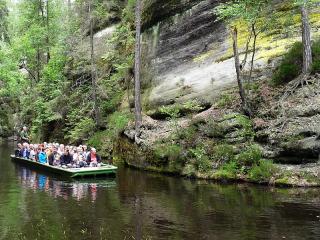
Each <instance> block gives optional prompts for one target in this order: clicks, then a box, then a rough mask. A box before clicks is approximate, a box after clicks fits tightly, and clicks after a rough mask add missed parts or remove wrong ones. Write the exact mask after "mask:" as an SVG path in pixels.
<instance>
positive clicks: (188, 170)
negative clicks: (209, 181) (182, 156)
mask: <svg viewBox="0 0 320 240" xmlns="http://www.w3.org/2000/svg"><path fill="white" fill-rule="evenodd" d="M183 174H184V175H185V176H187V177H194V176H195V175H196V168H195V167H194V165H193V164H186V165H185V167H184V168H183Z"/></svg>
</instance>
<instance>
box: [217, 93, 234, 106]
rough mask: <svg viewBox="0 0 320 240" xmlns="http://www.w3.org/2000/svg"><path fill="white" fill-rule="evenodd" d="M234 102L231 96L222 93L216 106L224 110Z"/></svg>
mask: <svg viewBox="0 0 320 240" xmlns="http://www.w3.org/2000/svg"><path fill="white" fill-rule="evenodd" d="M233 101H234V96H233V95H232V94H228V93H224V94H222V95H221V96H220V98H219V100H218V102H217V106H218V107H219V108H225V107H229V106H231V104H232V103H233Z"/></svg>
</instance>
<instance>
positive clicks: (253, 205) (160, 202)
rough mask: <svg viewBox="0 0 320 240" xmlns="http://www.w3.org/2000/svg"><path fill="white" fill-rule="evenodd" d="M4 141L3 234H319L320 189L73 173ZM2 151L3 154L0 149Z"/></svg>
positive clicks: (124, 171)
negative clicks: (55, 171)
mask: <svg viewBox="0 0 320 240" xmlns="http://www.w3.org/2000/svg"><path fill="white" fill-rule="evenodd" d="M10 153H11V151H10V149H8V148H7V147H1V146H0V240H7V239H8V240H15V239H30V240H34V239H46V240H47V239H52V240H56V239H59V240H60V239H68V240H69V239H75V240H81V239H85V240H87V239H94V240H95V239H111V240H117V239H157V240H159V239H160V240H161V239H163V240H167V239H170V240H171V239H172V240H180V239H181V240H182V239H183V240H188V239H208V240H211V239H219V240H220V239H223V240H229V239H230V240H234V239H237V240H238V239H239V240H242V239H245V240H250V239H259V240H260V239H284V237H285V239H297V240H298V239H299V240H300V239H320V228H319V226H320V221H319V220H320V190H319V189H279V188H268V187H261V186H254V185H242V184H239V185H237V184H231V185H221V184H214V183H208V182H204V181H190V180H185V179H181V178H174V177H167V176H162V175H159V174H150V173H145V172H141V171H136V170H132V169H128V168H120V169H119V172H118V174H117V178H116V179H114V180H110V179H93V180H90V179H84V180H78V181H70V180H69V179H61V178H60V177H57V176H55V175H50V174H48V173H45V172H39V171H33V170H31V169H29V168H28V167H23V166H21V165H14V164H13V163H12V162H11V161H10V159H9V157H8V156H9V154H10ZM1 156H2V157H1Z"/></svg>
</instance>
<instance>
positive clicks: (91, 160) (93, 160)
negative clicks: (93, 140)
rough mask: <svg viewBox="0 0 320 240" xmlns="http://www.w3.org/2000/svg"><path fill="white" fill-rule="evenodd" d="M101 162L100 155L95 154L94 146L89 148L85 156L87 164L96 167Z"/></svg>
mask: <svg viewBox="0 0 320 240" xmlns="http://www.w3.org/2000/svg"><path fill="white" fill-rule="evenodd" d="M100 163H101V157H100V156H99V155H98V154H97V150H96V149H95V148H91V150H90V153H89V154H88V157H87V164H88V165H89V166H90V167H98V166H99V165H100Z"/></svg>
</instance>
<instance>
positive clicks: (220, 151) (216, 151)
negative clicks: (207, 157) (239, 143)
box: [212, 144, 235, 164]
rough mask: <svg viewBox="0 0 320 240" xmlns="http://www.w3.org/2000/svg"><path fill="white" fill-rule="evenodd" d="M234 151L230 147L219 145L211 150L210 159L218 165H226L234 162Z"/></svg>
mask: <svg viewBox="0 0 320 240" xmlns="http://www.w3.org/2000/svg"><path fill="white" fill-rule="evenodd" d="M234 156H235V151H234V149H233V146H232V145H228V144H220V145H217V146H215V147H214V148H213V155H212V159H213V161H214V162H217V163H219V164H221V163H228V162H232V161H233V160H234Z"/></svg>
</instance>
